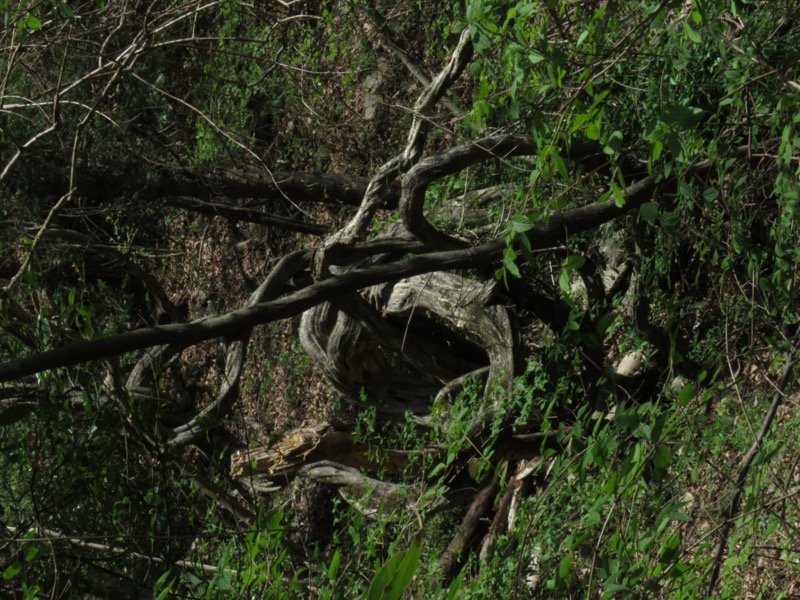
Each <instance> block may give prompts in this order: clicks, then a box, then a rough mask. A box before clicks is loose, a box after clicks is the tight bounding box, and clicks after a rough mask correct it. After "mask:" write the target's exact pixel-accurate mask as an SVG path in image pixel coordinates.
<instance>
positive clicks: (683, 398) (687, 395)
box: [678, 383, 695, 404]
mask: <svg viewBox="0 0 800 600" xmlns="http://www.w3.org/2000/svg"><path fill="white" fill-rule="evenodd" d="M694 395H695V387H694V384H691V383H687V384H686V385H685V386H683V387H682V388H681V391H680V392H678V404H686V403H687V402H689V401H690V400H691V399H692V398H694Z"/></svg>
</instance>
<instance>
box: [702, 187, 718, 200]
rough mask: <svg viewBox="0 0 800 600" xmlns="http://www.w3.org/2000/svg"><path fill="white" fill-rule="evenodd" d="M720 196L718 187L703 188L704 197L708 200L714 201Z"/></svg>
mask: <svg viewBox="0 0 800 600" xmlns="http://www.w3.org/2000/svg"><path fill="white" fill-rule="evenodd" d="M718 196H719V190H718V189H717V188H713V187H708V188H706V189H704V190H703V199H704V200H705V201H706V202H713V201H714V200H716V199H717V197H718Z"/></svg>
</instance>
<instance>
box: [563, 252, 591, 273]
mask: <svg viewBox="0 0 800 600" xmlns="http://www.w3.org/2000/svg"><path fill="white" fill-rule="evenodd" d="M585 263H586V257H585V256H580V255H579V254H573V255H571V256H568V257H567V258H566V259H564V268H565V269H566V270H567V271H577V270H578V269H580V268H581V267H582V266H583V265H584V264H585Z"/></svg>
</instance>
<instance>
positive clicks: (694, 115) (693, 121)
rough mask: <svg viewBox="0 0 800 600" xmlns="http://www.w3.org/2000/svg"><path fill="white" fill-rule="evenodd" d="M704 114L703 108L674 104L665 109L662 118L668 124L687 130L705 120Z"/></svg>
mask: <svg viewBox="0 0 800 600" xmlns="http://www.w3.org/2000/svg"><path fill="white" fill-rule="evenodd" d="M704 114H705V113H704V112H703V109H701V108H696V107H694V106H684V105H682V104H674V105H672V106H668V107H667V108H666V109H665V110H664V112H663V114H662V115H661V118H662V120H663V121H664V122H665V123H666V124H668V125H672V126H674V127H676V128H678V129H679V130H687V129H691V128H693V127H695V126H697V125H699V124H700V122H701V121H702V120H703V115H704Z"/></svg>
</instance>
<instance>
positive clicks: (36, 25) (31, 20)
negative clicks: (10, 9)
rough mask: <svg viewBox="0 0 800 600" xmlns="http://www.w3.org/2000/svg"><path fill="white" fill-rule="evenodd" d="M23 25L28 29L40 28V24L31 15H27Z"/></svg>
mask: <svg viewBox="0 0 800 600" xmlns="http://www.w3.org/2000/svg"><path fill="white" fill-rule="evenodd" d="M25 25H27V27H28V29H39V28H40V27H41V26H42V22H41V21H40V20H39V19H38V18H36V17H34V16H33V15H28V18H27V19H26V21H25Z"/></svg>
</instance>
